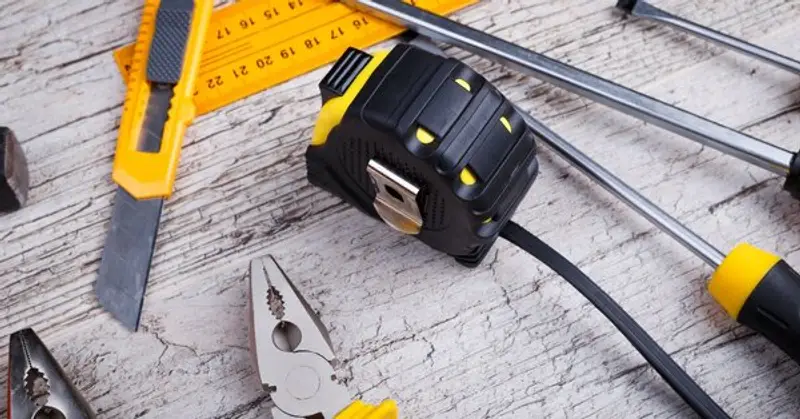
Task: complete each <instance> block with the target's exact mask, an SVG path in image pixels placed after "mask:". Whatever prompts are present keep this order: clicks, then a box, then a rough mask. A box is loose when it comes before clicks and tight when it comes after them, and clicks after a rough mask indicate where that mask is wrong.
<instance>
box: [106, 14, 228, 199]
mask: <svg viewBox="0 0 800 419" xmlns="http://www.w3.org/2000/svg"><path fill="white" fill-rule="evenodd" d="M213 8H214V2H213V0H146V1H145V4H144V10H143V12H142V22H141V25H140V29H139V34H138V37H137V42H136V46H135V50H134V54H133V59H132V62H131V71H130V75H129V79H128V90H127V93H126V96H125V103H124V111H123V114H122V119H121V121H120V134H119V139H118V141H117V149H116V155H115V158H114V169H113V179H114V181H115V182H116V183H117V184H118V185H120V186H121V187H122V188H124V189H125V190H126V191H128V193H130V194H131V195H132V196H133V197H134V198H136V199H150V198H168V197H169V196H170V195H171V194H172V185H173V182H174V181H175V175H176V172H177V167H178V161H179V158H180V151H181V144H182V142H183V136H184V132H185V130H186V127H187V126H188V125H189V124H190V123H191V122H192V120H193V119H194V117H195V113H196V110H195V105H194V102H193V96H194V92H195V82H196V80H197V73H198V70H199V68H200V59H201V55H202V47H203V39H205V35H206V32H207V31H208V25H209V22H210V19H211V12H212V10H213ZM156 23H158V25H157V24H156Z"/></svg>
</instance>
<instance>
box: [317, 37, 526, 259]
mask: <svg viewBox="0 0 800 419" xmlns="http://www.w3.org/2000/svg"><path fill="white" fill-rule="evenodd" d="M320 90H321V92H322V97H323V107H322V110H321V112H320V117H319V120H318V122H317V126H316V130H315V133H314V139H313V140H312V145H311V146H310V147H309V148H308V150H307V152H306V162H307V169H308V178H309V180H310V181H311V183H313V184H314V185H317V186H319V187H321V188H324V189H326V190H328V191H330V192H332V193H334V194H336V195H338V196H339V197H341V198H342V199H344V200H346V201H347V202H349V203H350V204H352V205H354V206H355V207H357V208H359V209H360V210H361V211H363V212H365V213H366V214H368V215H370V216H372V217H375V218H379V219H383V220H384V221H387V218H386V216H385V214H383V213H382V212H381V208H382V207H381V205H377V204H376V203H377V202H378V201H381V200H383V201H388V205H389V206H391V207H394V210H396V211H395V213H396V214H400V216H401V218H402V217H405V218H404V221H405V222H408V223H410V222H412V221H413V219H414V214H413V211H414V208H415V207H416V208H417V209H418V213H419V214H418V215H419V218H420V221H421V223H420V224H421V225H420V226H419V229H418V231H417V232H416V233H412V234H415V236H416V237H418V238H419V239H420V240H422V241H423V242H424V243H426V244H428V245H429V246H431V247H433V248H434V249H437V250H439V251H442V252H445V253H447V254H449V255H452V256H454V257H455V258H456V259H457V260H458V261H459V262H460V263H461V264H463V265H465V266H476V265H478V264H479V263H480V262H481V261H482V260H483V258H484V257H485V256H486V254H487V252H488V251H489V249H490V248H491V246H492V244H493V243H494V241H495V240H496V239H497V237H498V235H499V233H500V230H501V229H502V228H503V226H504V225H505V224H506V223H507V222H508V221H509V220H510V218H511V216H512V215H513V213H514V211H515V210H516V208H517V206H518V205H519V203H520V201H521V200H522V198H523V197H524V196H525V194H526V193H527V192H528V190H529V189H530V187H531V185H532V184H533V182H534V180H535V179H536V176H537V174H538V169H539V165H538V161H537V158H536V148H535V137H534V134H533V132H532V131H531V130H530V129H529V128H528V127H527V125H526V124H525V123H524V121H523V118H522V117H521V115H519V114H518V113H517V112H516V111H515V109H514V107H513V105H512V104H511V103H510V102H509V101H508V100H506V99H505V97H503V95H502V94H501V93H500V92H499V91H498V90H497V89H496V88H495V87H494V86H492V85H491V84H490V83H489V82H487V81H486V80H485V79H484V78H483V77H482V76H481V75H479V74H478V73H476V72H475V71H473V70H472V69H470V68H469V67H467V66H466V65H464V64H463V63H461V62H459V61H457V60H454V59H448V58H445V57H441V56H439V55H436V54H433V53H430V52H428V51H425V50H423V49H421V48H418V47H415V46H412V45H408V44H400V45H398V46H396V47H395V48H394V49H392V50H391V51H390V52H388V53H385V52H384V53H380V54H375V55H374V56H372V55H369V54H367V53H364V52H362V51H359V50H357V49H354V48H351V49H349V50H347V52H345V54H344V55H343V56H342V57H341V58H340V59H339V60H338V61H337V62H336V64H335V65H334V66H333V68H332V69H331V70H330V72H329V73H328V74H327V75H326V76H325V78H324V79H323V81H322V82H321V83H320ZM376 170H377V171H378V172H380V173H381V174H380V176H381V178H382V179H383V180H379V179H378V178H376V173H377V172H376ZM393 178H399V180H397V181H396V182H397V183H394V184H393V185H392V182H393V181H392V179H393ZM387 184H389V187H388V188H386V185H387ZM387 189H388V190H387ZM392 189H394V192H392ZM415 189H416V193H414V191H415ZM387 192H388V193H387ZM408 197H412V199H413V202H408ZM376 207H377V209H376ZM388 223H390V224H391V222H388ZM404 226H409V225H408V224H407V223H406V224H404ZM409 227H413V226H409ZM398 229H400V228H398ZM411 230H413V229H411Z"/></svg>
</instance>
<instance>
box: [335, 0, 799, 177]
mask: <svg viewBox="0 0 800 419" xmlns="http://www.w3.org/2000/svg"><path fill="white" fill-rule="evenodd" d="M343 1H344V3H346V4H348V5H350V6H353V7H357V8H361V9H364V10H366V11H368V12H370V13H373V14H376V15H378V16H380V17H382V18H385V19H388V20H390V21H394V22H396V23H398V24H400V25H403V26H405V27H408V28H410V29H413V30H415V31H417V32H418V33H420V34H421V35H424V36H427V37H429V38H431V39H434V40H437V41H440V42H445V43H448V44H451V45H455V46H457V47H460V48H463V49H465V50H467V51H471V52H473V53H475V54H477V55H479V56H482V57H484V58H487V59H490V60H493V61H496V62H500V63H503V64H505V65H508V66H509V67H512V68H515V69H518V70H520V71H522V72H525V73H528V74H531V75H533V76H534V77H537V78H539V79H540V80H543V81H545V82H548V83H551V84H553V85H556V86H558V87H561V88H563V89H565V90H567V91H570V92H572V93H576V94H578V95H581V96H584V97H586V98H589V99H591V100H593V101H596V102H600V103H602V104H604V105H606V106H609V107H611V108H614V109H617V110H619V111H621V112H623V113H625V114H628V115H630V116H633V117H636V118H639V119H641V120H644V121H646V122H649V123H652V124H653V125H656V126H659V127H661V128H663V129H666V130H668V131H671V132H673V133H676V134H678V135H682V136H684V137H687V138H689V139H692V140H694V141H697V142H699V143H702V144H705V145H708V146H709V147H712V148H715V149H717V150H720V151H722V152H724V153H728V154H731V155H733V156H736V157H738V158H740V159H742V160H744V161H746V162H749V163H751V164H754V165H756V166H758V167H761V168H763V169H766V170H769V171H771V172H774V173H777V174H780V175H782V176H787V175H788V174H789V172H790V168H791V164H792V160H793V159H794V154H793V153H791V152H789V151H787V150H784V149H782V148H780V147H777V146H774V145H771V144H768V143H765V142H763V141H761V140H759V139H756V138H753V137H751V136H749V135H746V134H743V133H741V132H738V131H736V130H733V129H731V128H728V127H725V126H723V125H720V124H718V123H715V122H712V121H710V120H708V119H705V118H702V117H700V116H697V115H695V114H692V113H690V112H687V111H685V110H682V109H679V108H676V107H674V106H671V105H669V104H667V103H664V102H661V101H659V100H656V99H654V98H652V97H649V96H646V95H643V94H641V93H638V92H636V91H633V90H631V89H628V88H626V87H623V86H620V85H618V84H616V83H613V82H611V81H608V80H605V79H603V78H600V77H598V76H595V75H593V74H591V73H587V72H585V71H583V70H580V69H577V68H575V67H572V66H569V65H567V64H564V63H562V62H560V61H557V60H554V59H551V58H548V57H546V56H544V55H541V54H538V53H536V52H533V51H531V50H528V49H525V48H523V47H521V46H519V45H516V44H513V43H511V42H507V41H504V40H502V39H500V38H497V37H495V36H492V35H489V34H487V33H485V32H481V31H479V30H476V29H472V28H470V27H468V26H465V25H462V24H460V23H458V22H454V21H452V20H450V19H447V18H445V17H441V16H438V15H436V14H433V13H430V12H427V11H425V10H422V9H419V8H417V7H414V6H411V5H408V4H405V3H403V2H401V1H398V0H343Z"/></svg>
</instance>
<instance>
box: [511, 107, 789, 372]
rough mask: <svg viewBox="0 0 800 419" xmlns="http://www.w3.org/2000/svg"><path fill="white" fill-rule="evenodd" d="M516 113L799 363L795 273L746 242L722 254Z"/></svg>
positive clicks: (736, 315)
mask: <svg viewBox="0 0 800 419" xmlns="http://www.w3.org/2000/svg"><path fill="white" fill-rule="evenodd" d="M519 112H520V114H521V115H522V116H523V118H524V120H525V122H526V123H527V124H528V126H530V127H531V129H532V130H533V131H534V132H535V133H536V134H538V136H539V138H541V139H542V140H543V141H544V143H545V144H547V145H548V146H549V147H550V148H551V149H552V150H553V151H555V152H556V153H557V154H558V155H560V156H561V157H562V158H564V159H565V160H567V161H568V162H569V163H570V164H571V165H572V166H574V167H575V168H577V169H578V170H580V171H581V172H583V173H584V174H585V175H587V176H588V177H589V178H591V179H592V180H594V181H595V182H597V183H599V184H600V185H601V186H602V187H603V188H605V189H606V190H607V191H609V192H611V193H612V194H613V195H614V196H616V197H617V198H619V199H620V200H621V201H622V202H624V203H626V204H627V205H628V206H630V207H631V208H632V209H634V210H635V211H636V212H638V213H639V214H640V215H642V216H643V217H644V218H646V219H648V220H649V221H650V222H651V223H653V224H654V225H656V226H657V227H658V228H660V229H661V230H662V231H663V232H665V233H667V234H668V235H670V236H671V237H672V238H674V239H675V240H677V241H678V242H679V243H680V244H682V245H683V246H684V247H685V248H686V249H688V250H689V251H691V252H692V253H694V254H695V255H697V256H698V257H699V258H700V259H702V260H703V261H704V262H706V263H707V264H708V265H710V266H711V267H712V268H714V270H715V271H714V274H713V275H712V276H711V280H710V281H709V283H708V290H709V292H710V293H711V295H712V297H714V299H715V300H716V301H717V302H718V303H719V304H720V305H721V306H722V308H723V309H725V311H726V312H727V313H728V314H729V315H730V316H731V317H732V318H733V319H735V320H737V321H738V322H739V323H741V324H743V325H745V326H747V327H749V328H751V329H753V330H754V331H756V332H759V333H761V334H762V335H763V336H765V337H766V338H767V339H769V340H770V341H772V342H773V343H774V344H775V345H777V346H778V347H779V348H781V349H782V350H783V351H784V352H786V354H787V355H789V356H790V357H791V358H792V359H794V360H795V362H797V363H800V275H798V273H797V272H796V271H795V270H794V269H792V267H791V266H789V265H788V264H787V263H786V262H785V261H784V260H782V259H781V258H780V257H778V256H776V255H773V254H772V253H769V252H766V251H764V250H761V249H759V248H757V247H755V246H753V245H750V244H746V243H743V244H739V245H738V246H737V247H736V248H734V249H733V250H732V251H731V252H730V253H729V254H728V255H727V256H726V255H724V254H723V253H722V252H720V251H719V250H717V249H716V248H715V247H714V246H712V245H711V244H709V243H708V242H706V241H705V240H703V239H702V238H701V237H700V236H698V235H697V234H696V233H694V232H693V231H692V230H690V229H689V228H687V227H686V226H684V225H683V224H681V223H680V222H679V221H678V220H676V219H675V218H673V217H671V216H670V215H669V214H667V213H666V212H665V211H664V210H662V209H661V208H659V207H658V206H656V205H655V204H653V203H652V202H651V201H649V200H648V199H647V198H645V197H644V196H642V195H641V194H640V193H638V192H637V191H636V190H634V189H633V188H632V187H630V186H628V185H627V184H626V183H625V182H623V181H622V180H620V179H619V178H617V177H616V176H614V175H613V174H612V173H611V172H609V171H608V170H606V169H605V168H603V166H601V165H599V164H598V163H596V162H595V161H593V160H592V159H591V158H589V157H588V156H586V155H585V154H583V153H582V152H581V151H580V150H578V149H577V148H575V147H574V146H573V145H571V144H570V143H569V142H567V141H566V140H565V139H564V138H562V137H561V136H559V135H558V134H556V133H555V132H553V131H552V130H550V129H549V128H547V127H546V126H544V125H542V124H541V123H540V122H538V121H537V120H536V119H535V118H533V117H531V116H530V115H529V114H528V113H526V112H523V111H521V110H519Z"/></svg>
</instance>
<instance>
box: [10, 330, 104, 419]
mask: <svg viewBox="0 0 800 419" xmlns="http://www.w3.org/2000/svg"><path fill="white" fill-rule="evenodd" d="M8 361H9V367H8V419H33V418H36V419H40V418H42V419H43V418H52V419H94V418H95V414H94V412H93V411H92V408H91V407H90V406H89V404H88V403H87V402H86V400H85V399H84V398H83V396H81V394H80V393H79V392H78V390H77V389H76V388H75V386H73V384H72V382H71V381H70V380H69V379H68V378H67V375H66V374H65V373H64V370H63V369H62V368H61V366H60V365H59V364H58V362H56V360H55V358H53V355H52V354H51V353H50V351H49V350H48V349H47V347H46V346H45V345H44V343H42V341H41V340H40V339H39V337H38V336H37V335H36V333H35V332H34V331H33V330H31V329H23V330H20V331H18V332H15V333H13V334H12V335H11V342H10V345H9V355H8Z"/></svg>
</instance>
